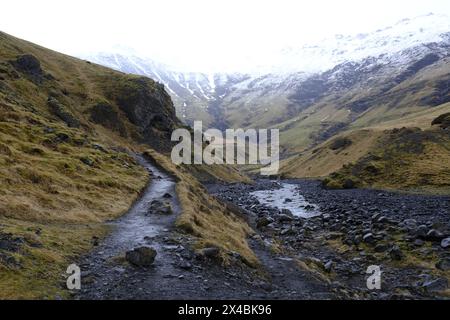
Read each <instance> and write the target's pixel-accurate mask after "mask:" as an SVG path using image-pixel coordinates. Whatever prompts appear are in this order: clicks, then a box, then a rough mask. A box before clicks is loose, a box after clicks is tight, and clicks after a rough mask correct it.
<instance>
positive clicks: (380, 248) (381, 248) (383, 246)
mask: <svg viewBox="0 0 450 320" xmlns="http://www.w3.org/2000/svg"><path fill="white" fill-rule="evenodd" d="M388 249H389V245H387V244H378V245H377V246H376V247H375V249H374V251H375V252H378V253H381V252H386V251H387V250H388Z"/></svg>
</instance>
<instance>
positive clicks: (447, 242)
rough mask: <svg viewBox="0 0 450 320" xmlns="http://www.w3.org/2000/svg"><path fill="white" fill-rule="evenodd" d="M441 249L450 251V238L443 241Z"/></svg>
mask: <svg viewBox="0 0 450 320" xmlns="http://www.w3.org/2000/svg"><path fill="white" fill-rule="evenodd" d="M441 247H442V248H443V249H448V248H450V238H446V239H444V240H442V241H441Z"/></svg>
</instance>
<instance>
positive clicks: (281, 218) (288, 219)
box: [277, 209, 294, 223]
mask: <svg viewBox="0 0 450 320" xmlns="http://www.w3.org/2000/svg"><path fill="white" fill-rule="evenodd" d="M284 210H286V209H283V212H284ZM288 211H289V210H288ZM289 213H290V211H289ZM277 220H278V221H279V222H280V223H283V222H291V221H292V220H294V219H293V218H292V216H291V215H289V214H286V213H283V214H279V215H278V217H277Z"/></svg>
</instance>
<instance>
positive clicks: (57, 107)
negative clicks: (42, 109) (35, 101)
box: [47, 97, 80, 128]
mask: <svg viewBox="0 0 450 320" xmlns="http://www.w3.org/2000/svg"><path fill="white" fill-rule="evenodd" d="M47 104H48V106H49V107H50V110H51V111H52V112H53V113H54V114H55V115H56V116H57V117H58V118H60V119H61V120H62V121H64V122H65V123H66V124H67V125H68V126H69V127H71V128H79V127H80V122H79V121H78V120H77V119H76V118H75V116H74V115H73V114H72V113H71V112H70V111H69V110H67V108H66V107H64V106H63V105H62V104H61V103H60V102H59V101H58V100H56V99H55V98H52V97H49V98H48V100H47Z"/></svg>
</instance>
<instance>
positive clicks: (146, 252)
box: [125, 247, 157, 267]
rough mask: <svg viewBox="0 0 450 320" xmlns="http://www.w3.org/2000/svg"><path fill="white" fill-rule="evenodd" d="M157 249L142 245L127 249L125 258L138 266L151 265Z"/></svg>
mask: <svg viewBox="0 0 450 320" xmlns="http://www.w3.org/2000/svg"><path fill="white" fill-rule="evenodd" d="M156 254H157V252H156V250H155V249H153V248H150V247H140V248H136V249H134V250H131V251H127V252H126V254H125V259H126V260H127V261H128V262H129V263H131V264H132V265H135V266H137V267H150V266H151V265H152V264H153V262H154V261H155V258H156Z"/></svg>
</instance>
